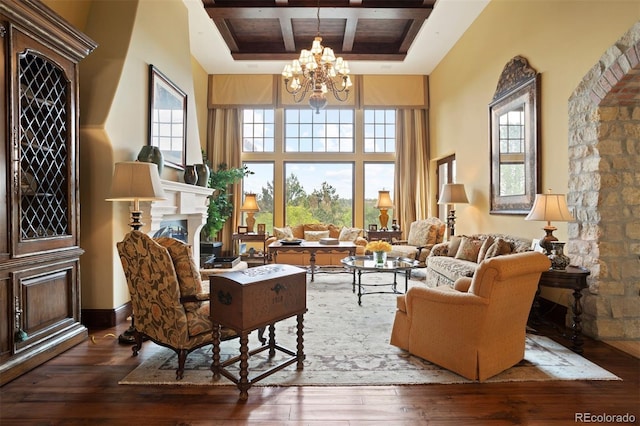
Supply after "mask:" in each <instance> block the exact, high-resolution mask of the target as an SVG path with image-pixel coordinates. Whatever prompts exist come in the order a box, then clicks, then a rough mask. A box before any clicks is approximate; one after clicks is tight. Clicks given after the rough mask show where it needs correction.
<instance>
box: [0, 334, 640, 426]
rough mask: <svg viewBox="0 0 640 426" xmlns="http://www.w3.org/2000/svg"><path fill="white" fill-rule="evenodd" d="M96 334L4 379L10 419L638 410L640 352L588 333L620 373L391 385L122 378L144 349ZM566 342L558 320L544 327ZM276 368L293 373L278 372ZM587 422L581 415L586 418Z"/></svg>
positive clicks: (420, 419)
mask: <svg viewBox="0 0 640 426" xmlns="http://www.w3.org/2000/svg"><path fill="white" fill-rule="evenodd" d="M126 326H127V325H126V324H123V325H122V326H119V327H117V328H112V329H108V330H92V331H91V332H90V336H92V337H94V339H95V343H94V342H92V340H87V341H86V342H84V343H82V344H80V345H78V346H76V347H75V348H73V349H71V350H69V351H67V352H65V353H64V354H62V355H61V356H59V357H57V358H55V359H53V360H51V361H49V362H47V363H46V364H44V365H42V366H40V367H38V368H36V369H34V370H32V371H31V372H29V373H27V374H25V375H23V376H21V377H19V378H17V379H15V380H14V381H12V382H10V383H8V384H6V385H5V386H3V387H2V388H0V392H1V396H0V398H1V399H0V412H1V414H0V424H2V425H154V426H155V425H243V424H252V425H302V424H304V425H323V426H324V425H385V426H386V425H389V426H399V425H521V424H531V425H570V424H576V422H575V421H574V416H575V413H591V414H592V415H600V414H609V415H616V414H625V413H630V414H631V415H633V416H635V424H638V422H639V420H638V419H639V418H640V390H639V389H640V383H639V382H640V380H639V376H640V361H639V360H638V359H636V358H634V357H632V356H630V355H628V354H626V353H624V352H621V351H619V350H617V349H614V348H612V347H610V346H608V345H606V344H603V343H600V342H596V341H593V340H590V339H587V341H586V343H585V346H584V349H585V355H586V357H587V358H588V359H590V360H591V361H593V362H595V363H597V364H599V365H600V366H602V367H604V368H606V369H608V370H609V371H611V372H613V373H614V374H616V375H618V376H619V377H621V378H622V379H623V380H622V381H574V382H566V381H564V382H561V381H558V382H528V383H501V384H479V383H478V384H462V385H425V386H383V387H366V386H363V387H304V388H298V387H289V388H279V387H254V388H252V389H251V390H250V391H249V400H248V401H247V402H246V403H240V402H239V401H238V391H237V389H236V388H235V387H232V386H216V387H180V386H162V387H151V386H121V385H118V380H120V379H121V378H123V377H124V376H126V375H127V373H128V372H130V371H131V370H133V369H134V368H135V367H136V365H138V364H139V363H140V362H141V361H142V360H143V359H145V358H146V357H148V356H149V355H151V354H152V353H153V352H154V350H155V349H156V348H157V346H155V345H154V344H152V343H149V342H147V343H146V344H145V346H144V348H143V350H142V352H141V353H140V356H139V357H137V358H133V357H131V349H130V347H128V346H122V345H119V344H118V343H117V341H116V339H115V335H117V334H118V333H120V332H122V331H124V329H125V328H126ZM544 331H545V333H544V334H547V335H549V336H550V337H553V338H554V339H555V340H558V341H560V342H561V343H565V342H563V341H562V339H561V338H560V337H559V336H558V335H557V333H556V332H555V331H554V330H553V329H549V330H544ZM276 374H286V372H279V373H276ZM578 423H579V422H578Z"/></svg>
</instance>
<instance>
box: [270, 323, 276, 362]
mask: <svg viewBox="0 0 640 426" xmlns="http://www.w3.org/2000/svg"><path fill="white" fill-rule="evenodd" d="M275 354H276V325H275V324H269V358H272V357H273V356H274V355H275Z"/></svg>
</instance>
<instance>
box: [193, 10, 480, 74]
mask: <svg viewBox="0 0 640 426" xmlns="http://www.w3.org/2000/svg"><path fill="white" fill-rule="evenodd" d="M183 1H184V3H185V4H186V5H187V7H188V9H189V26H190V37H191V44H192V51H193V53H194V55H195V56H196V59H198V61H199V62H200V63H201V64H202V65H203V67H204V68H205V69H206V70H207V72H209V73H210V74H218V73H227V74H232V73H240V74H242V73H247V74H251V73H256V74H257V73H269V74H272V73H276V74H279V73H280V71H282V68H283V66H284V64H285V63H289V62H290V61H291V60H292V59H295V58H297V56H298V55H299V53H300V50H301V49H310V48H311V42H312V41H313V39H314V37H315V36H316V35H318V33H319V35H320V36H321V37H322V39H323V41H322V44H323V45H324V46H325V47H331V48H332V49H333V50H334V52H335V54H336V56H343V57H344V59H345V60H348V61H350V67H351V70H352V72H353V73H355V74H365V73H368V74H428V73H430V72H431V71H432V70H433V68H434V67H435V65H437V63H438V62H439V61H440V60H441V59H442V57H443V56H444V55H445V54H446V52H447V51H448V50H449V49H450V48H451V47H452V46H453V44H455V42H456V41H457V40H458V38H459V37H460V36H461V35H462V34H463V32H464V31H465V30H466V29H467V28H468V26H469V25H470V24H471V22H473V20H474V19H475V18H476V17H477V15H478V14H479V13H480V12H481V11H482V9H483V8H484V7H485V6H486V4H487V3H488V2H489V0H437V1H436V0H395V1H386V2H385V1H381V0H321V1H320V8H319V10H318V7H317V4H318V3H317V0H183ZM318 14H319V17H320V22H319V31H318V19H317V18H318ZM360 68H362V70H361V69H360Z"/></svg>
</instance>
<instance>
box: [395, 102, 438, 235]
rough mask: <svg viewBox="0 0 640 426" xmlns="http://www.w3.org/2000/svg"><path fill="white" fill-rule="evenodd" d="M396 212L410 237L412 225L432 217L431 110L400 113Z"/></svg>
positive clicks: (398, 113)
mask: <svg viewBox="0 0 640 426" xmlns="http://www.w3.org/2000/svg"><path fill="white" fill-rule="evenodd" d="M396 123H397V135H396V136H397V138H396V139H397V145H396V167H395V169H396V176H395V177H396V179H395V182H396V183H395V188H394V198H395V207H396V211H395V216H396V217H397V218H398V221H399V222H400V227H401V229H403V230H404V236H405V238H406V237H407V234H408V232H409V225H411V223H412V222H414V221H416V220H419V219H426V218H427V217H429V133H428V128H427V126H428V120H427V110H425V109H399V110H397V114H396Z"/></svg>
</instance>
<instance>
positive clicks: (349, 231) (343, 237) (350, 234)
mask: <svg viewBox="0 0 640 426" xmlns="http://www.w3.org/2000/svg"><path fill="white" fill-rule="evenodd" d="M361 232H362V229H360V228H347V227H346V226H343V227H342V229H341V230H340V235H339V236H338V241H351V242H355V241H356V239H357V238H358V237H359V236H360V233H361Z"/></svg>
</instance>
